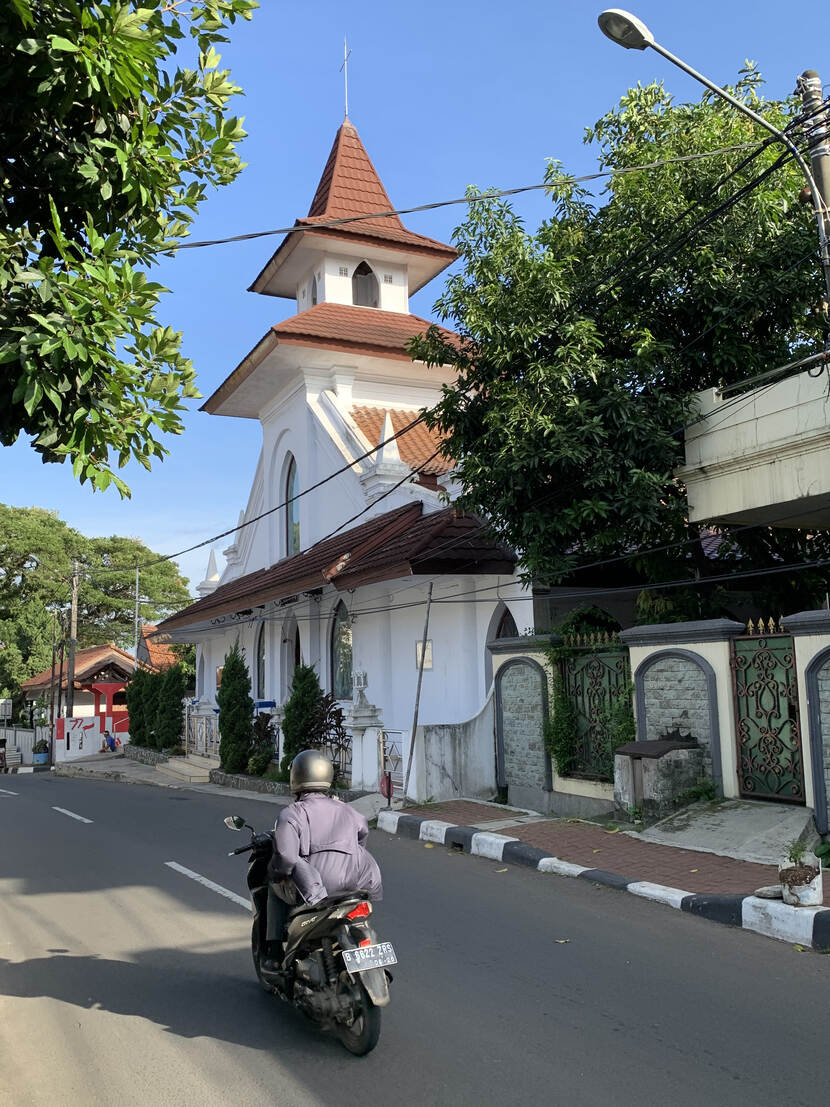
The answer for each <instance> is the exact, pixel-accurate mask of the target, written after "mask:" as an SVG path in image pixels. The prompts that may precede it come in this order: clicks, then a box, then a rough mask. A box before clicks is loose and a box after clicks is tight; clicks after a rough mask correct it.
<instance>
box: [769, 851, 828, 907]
mask: <svg viewBox="0 0 830 1107" xmlns="http://www.w3.org/2000/svg"><path fill="white" fill-rule="evenodd" d="M778 879H779V881H780V882H781V893H782V897H783V899H784V903H788V904H789V905H790V907H821V905H822V903H823V902H824V889H823V887H822V881H821V863H820V861H819V860H818V858H817V857H816V856H815V855H814V854H812V853H808V854H806V855H805V857H804V860H803V861H802V862H801V863H800V864H798V865H793V863H792V862H791V861H785V862H783V863H782V864H780V865H779V866H778Z"/></svg>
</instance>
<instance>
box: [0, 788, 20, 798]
mask: <svg viewBox="0 0 830 1107" xmlns="http://www.w3.org/2000/svg"><path fill="white" fill-rule="evenodd" d="M19 795H20V793H19V792H10V791H9V790H8V788H0V796H19Z"/></svg>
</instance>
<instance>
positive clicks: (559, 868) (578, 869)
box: [536, 857, 585, 876]
mask: <svg viewBox="0 0 830 1107" xmlns="http://www.w3.org/2000/svg"><path fill="white" fill-rule="evenodd" d="M536 868H537V871H538V872H540V873H556V875H557V876H579V875H580V874H581V873H584V872H585V866H584V865H574V864H573V863H572V862H571V861H560V860H559V858H558V857H543V858H542V860H541V861H540V862H539V864H538V865H537V866H536Z"/></svg>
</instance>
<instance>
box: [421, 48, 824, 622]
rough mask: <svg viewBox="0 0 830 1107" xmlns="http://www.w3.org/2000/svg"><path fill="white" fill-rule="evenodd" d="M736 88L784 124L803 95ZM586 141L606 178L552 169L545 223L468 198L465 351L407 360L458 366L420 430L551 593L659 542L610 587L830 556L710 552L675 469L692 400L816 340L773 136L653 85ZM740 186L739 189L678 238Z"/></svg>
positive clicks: (427, 352) (769, 548) (430, 338)
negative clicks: (582, 181) (430, 434)
mask: <svg viewBox="0 0 830 1107" xmlns="http://www.w3.org/2000/svg"><path fill="white" fill-rule="evenodd" d="M736 94H737V95H739V96H741V97H743V98H745V99H746V100H747V102H749V103H750V104H751V105H752V106H753V107H754V109H755V110H756V111H759V112H762V113H763V114H765V115H766V116H767V117H768V118H770V120H771V121H772V122H773V123H775V124H777V125H779V126H790V125H791V124H793V121H794V115H795V112H796V111H797V110H798V105H797V104H796V103H795V102H794V101H793V100H785V101H780V102H776V101H769V100H765V99H764V98H763V96H762V92H761V78H760V75H759V74H758V73H757V72H756V71H755V69H754V68H752V67H749V68H747V69H746V70H745V71H743V72H742V74H741V78H740V80H739V81H738V83H737V85H736ZM794 133H796V135H797V136H798V128H797V127H796V130H795V132H794ZM586 140H587V141H591V142H595V143H596V144H597V145H598V147H599V160H600V164H601V167H602V168H603V169H607V170H611V171H613V173H614V175H613V176H612V177H611V178H610V181H609V183H608V185H607V186H606V188H605V191H604V193H603V194H602V195H601V196H600V197H599V198H594V197H592V196H591V195H589V194H588V193H586V192H585V191H583V190H582V189H580V188H579V187H578V186H577V185H576V184H575V183H574V182H573V181H572V180H571V179H569V178H568V177H566V176H565V175H564V174H563V172H562V171H561V168H560V166H559V165H558V164H555V163H553V164H551V165H550V166H549V169H548V173H547V181H548V185H549V194H550V197H551V201H552V212H551V216H550V218H549V219H548V220H547V221H545V222H544V223H543V224H542V225H541V227H539V229H538V230H537V231H535V232H529V231H527V230H526V229H525V228H524V226H523V225H522V222H521V220H520V218H519V217H518V216H517V215H516V213H515V212H514V211H513V209H512V208H511V207H510V205H509V204H507V203H504V202H503V201H500V200H497V199H483V200H480V201H478V202H477V203H475V204H471V205H470V208H469V215H468V217H467V219H466V221H465V222H464V223H463V224H462V225H461V226H460V227H459V228H458V229H457V231H456V232H455V242H456V245H457V246H458V249H459V253H460V259H461V267H460V269H459V271H458V272H457V273H456V274H455V275H453V276H451V277H450V279H449V281H448V282H447V285H446V288H445V291H444V293H443V294H442V296H441V298H440V299H439V301H438V303H437V305H436V307H437V311H438V313H439V315H440V317H441V318H442V319H443V320H448V321H450V322H451V323H452V324H453V325H454V327H455V329H456V330H457V332H458V334H459V336H460V339H461V341H460V343H459V344H457V345H456V344H453V343H451V342H447V341H445V340H443V339H442V336H441V333H440V332H439V331H438V330H437V329H436V328H431V329H430V331H429V332H428V334H427V335H426V336H423V337H422V338H420V339H417V340H415V341H414V342H413V343H412V344H411V347H410V352H411V353H412V354H413V356H414V357H417V358H420V359H422V360H425V361H427V362H429V363H430V364H437V363H444V364H447V365H451V366H454V367H456V369H457V370H458V381H457V385H456V386H455V387H452V388H445V389H444V392H443V396H442V399H441V401H440V403H439V404H438V405H437V408H436V409H435V410H434V412H433V413H432V414H431V415H429V416H428V421H429V422H430V423H431V424H432V425H433V426H435V427H437V428H439V429H440V430H441V431H442V432H443V433H444V434H445V435H446V437H447V441H448V452H449V453H450V454H451V455H452V456H453V457H454V458H456V459H457V460H458V470H457V475H458V479H459V481H460V483H461V485H462V489H463V499H462V503H463V504H464V505H465V506H467V507H468V508H470V509H472V510H475V511H479V512H483V513H484V514H486V515H487V516H489V518H490V519H491V520H492V525H493V528H494V530H495V531H496V533H497V534H498V535H499V536H500V537H501V538H502V539H504V540H506V541H507V542H508V543H510V544H511V545H512V546H513V547H514V548H515V549H517V550H518V551H519V552H520V554H521V557H522V560H523V563H524V565H525V566H526V569H527V571H528V574H529V575H532V576H533V577H535V578H536V579H537V580H539V581H541V582H544V583H561V582H563V581H566V580H568V579H569V578H571V579H573V580H574V582H575V583H581V584H584V583H586V580H587V579H588V578H586V576H585V574H580V575H578V576H572V574H573V572H574V570H575V569H576V568H577V567H578V566H579V565H581V564H587V563H590V562H592V561H594V560H599V559H604V558H609V557H611V558H613V557H615V556H618V555H622V554H626V553H629V552H630V551H631V550H632V548H649V547H652V546H660V545H664V544H667V543H688V544H686V545H682V546H680V547H678V548H675V549H672V550H669V551H666V552H665V553H659V554H654V555H650V556H642V557H640V558H638V559H636V560H633V561H629V562H626V563H625V564H624V565H622V566H617V568H616V570H612V572H615V574H616V577H615V579H614V580H613V583H615V584H619V583H621V579H620V576H621V574H622V575H623V580H625V581H630V582H638V581H639V582H641V583H645V582H647V581H649V580H654V579H660V578H664V577H668V578H679V579H683V578H688V579H689V580H692V579H695V578H703V579H704V581H705V578H706V577H708V576H712V575H716V574H718V573H721V572H724V571H729V570H730V569H732V568H738V567H739V568H742V569H746V568H755V567H769V566H770V565H771V564H772V563H773V562H774V561H776V560H783V561H790V560H802V559H803V558H805V557H807V558H809V557H810V556H820V557H827V556H830V540H828V535H827V534H826V533H819V534H815V533H813V534H807V533H805V532H802V531H797V530H796V531H782V530H777V531H772V530H769V529H763V528H759V529H756V530H752V531H744V532H742V533H734V532H733V531H730V530H729V529H728V528H725V529H724V528H722V529H721V535H722V539H721V542H720V543H719V544H718V543H715V544H712V543H709V544H703V543H701V541H700V531H699V529H698V528H695V527H692V526H690V525H689V524H688V522H687V508H686V498H685V489H684V487H683V485H682V483H681V482H680V481H679V480H678V479H677V478H675V477H674V476H673V471H674V469H675V468H676V467H677V466H678V465H680V464H682V462H683V436H682V434H681V433H680V429H681V428H682V427H683V426H684V424H686V423H687V422H689V421H690V420H691V419H692V418H693V417H694V416H693V403H692V394H693V393H694V392H695V390H698V389H702V388H704V387H707V386H714V385H718V384H721V383H728V382H735V381H738V380H742V379H745V378H746V377H748V376H750V375H752V374H754V373H756V372H760V371H762V370H764V369H769V368H772V367H775V366H778V365H781V364H784V363H786V362H787V361H789V360H791V359H793V358H794V357H796V356H798V355H799V354H800V353H802V352H806V351H811V352H812V351H814V350H816V349H818V348H820V343H821V339H822V337H823V333H824V322H823V316H822V309H821V302H822V298H823V284H822V279H821V274H820V271H819V267H818V265H817V264H816V260H815V256H816V242H815V225H814V220H813V214H812V211H811V210H809V208H807V207H805V206H804V205H803V204H801V203H799V202H798V201H799V193H800V192H801V189H802V186H803V179H802V177H801V175H800V173H799V171H798V169H797V168H796V167H795V166H794V164H793V163H792V162H791V161H788V160H787V158H786V157H784V160H783V164H779V159H780V157H781V154H782V147H780V146H778V145H776V144H774V143H770V142H769V136H767V135H766V134H765V133H764V132H762V131H760V129H759V128H757V127H756V126H755V125H753V124H752V123H751V122H750V121H749V120H747V119H746V118H745V117H744V116H742V115H740V114H739V113H738V112H737V111H735V110H734V109H733V108H731V107H730V106H729V105H727V104H725V103H724V102H723V101H722V100H719V99H717V98H714V97H712V96H710V95H709V94H708V93H707V94H706V95H705V96H704V97H703V98H702V99H701V100H700V101H699V102H696V103H687V104H675V103H674V102H673V101H672V100H671V98H670V96H669V95H668V94H667V93H666V92H665V90H664V89H663V87H662V85H659V84H652V85H649V86H647V87H642V86H638V87H637V88H635V89H631V90H629V92H628V93H627V94H626V95H625V96H624V97H623V98H622V100H621V101H620V103H619V105H618V106H617V107H616V108H614V109H613V110H612V111H611V112H609V113H608V114H607V115H605V116H604V117H603V118H602V119H601V120H599V122H598V123H597V124H596V125H595V126H594V127H592V128H590V129H589V130H588V132H587V136H586ZM764 140H766V141H764ZM749 144H754V145H753V148H752V149H751V150H747V149H741V150H733V151H732V152H730V153H723V154H719V155H717V156H713V157H705V158H701V159H700V160H698V161H693V162H686V163H683V164H670V165H663V166H662V167H660V168H656V169H651V170H648V171H644V172H631V173H625V172H624V171H625V170H627V169H630V168H632V167H634V166H637V165H643V164H647V163H651V162H655V161H660V160H663V159H672V158H678V157H680V156H685V155H689V154H695V153H706V152H708V151H712V150H716V149H720V148H725V147H734V146H741V147H744V146H747V145H749ZM750 155H751V156H750ZM730 171H734V176H733V177H732V178H731V179H730V180H729V181H728V182H727V183H726V184H724V185H722V186H721V185H720V181H721V178H722V176H723V175H724V174H726V173H727V172H730ZM765 173H766V174H767V175H766V176H765V177H763V178H762V179H758V178H760V177H761V175H762V174H765ZM743 186H747V189H746V193H745V195H744V196H743V198H741V199H740V200H739V201H737V202H735V203H734V205H732V206H727V207H725V208H724V210H722V211H721V212H719V213H718V214H717V215H716V216H715V217H714V218H712V220H711V221H710V222H708V223H706V224H705V225H703V226H701V227H700V228H698V229H697V230H696V231H694V233H688V234H687V235H685V236H684V233H683V232H687V231H690V230H691V228H692V227H693V224H694V223H695V222H696V221H697V220H699V219H700V218H701V217H702V216H703V215H705V214H707V213H709V212H710V211H711V210H712V209H713V208H714V207H715V205H716V204H719V203H721V202H724V201H725V200H727V199H730V198H731V197H732V196H733V194H735V193H737V191H738V189H740V188H742V187H743ZM688 209H691V210H688ZM713 545H714V546H716V547H717V550H716V557H713V556H712V552H713ZM606 579H607V577H606ZM752 587H758V586H752ZM825 588H826V584H825V580H824V576H823V575H822V574H818V573H813V574H809V575H808V574H804V573H801V574H793V577H792V579H787V578H783V577H771V578H768V579H767V580H766V581H764V582H763V590H764V593H765V595H766V598H767V599H768V600H769V599H770V598H771V597H775V599H773V601H772V602H774V603H776V604H778V603H780V604H781V610H797V609H798V607H797V606H794V605H805V606H806V605H809V604H811V603H814V602H815V600H816V597H817V596H818V595H821V596H823V594H824V590H825ZM728 603H729V597H728V596H727V594H726V593H725V591H724V590H723V589H721V588H715V587H714V586H712V585H710V586H705V585H704V587H702V588H689V589H688V590H685V591H681V592H679V593H678V592H672V593H671V594H666V593H661V594H659V595H658V594H651V595H644V596H643V597H642V603H641V615H642V617H643V618H645V619H649V618H651V617H653V615H654V614H655V613H656V606H655V605H657V607H659V608H660V609H661V610H660V616H661V617H662V618H664V619H665V618H678V617H687V618H689V617H700V616H701V615H704V614H706V613H708V612H714V611H717V610H721V609H723V608H724V606H728ZM778 609H779V608H778V606H776V607H775V610H776V611H777V610H778Z"/></svg>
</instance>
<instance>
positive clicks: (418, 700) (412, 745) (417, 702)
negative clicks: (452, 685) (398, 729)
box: [403, 581, 432, 803]
mask: <svg viewBox="0 0 830 1107" xmlns="http://www.w3.org/2000/svg"><path fill="white" fill-rule="evenodd" d="M431 607H432V581H430V582H429V588H428V589H427V610H426V614H425V615H424V634H423V637H422V639H421V657H420V660H419V662H418V686H417V688H416V689H415V712H414V714H413V716H412V733H411V734H410V736H409V758H408V760H407V762H406V777H405V778H404V782H403V800H404V803H406V794H407V792H408V791H409V774H410V773H411V772H412V755H413V754H414V753H415V734H416V732H417V730H418V710H419V708H420V706H421V682H422V681H423V679H424V661H425V659H426V655H427V634H428V633H429V609H430V608H431Z"/></svg>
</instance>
